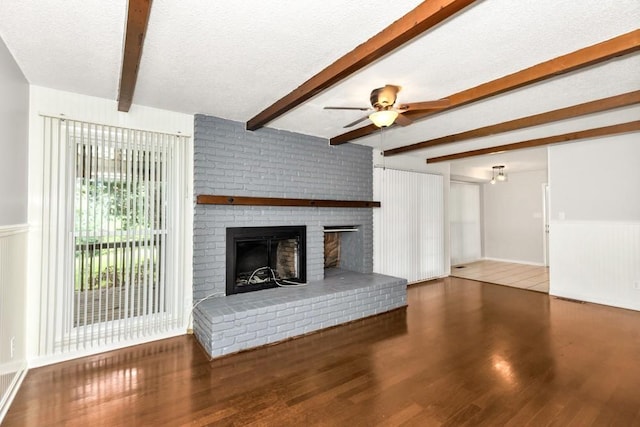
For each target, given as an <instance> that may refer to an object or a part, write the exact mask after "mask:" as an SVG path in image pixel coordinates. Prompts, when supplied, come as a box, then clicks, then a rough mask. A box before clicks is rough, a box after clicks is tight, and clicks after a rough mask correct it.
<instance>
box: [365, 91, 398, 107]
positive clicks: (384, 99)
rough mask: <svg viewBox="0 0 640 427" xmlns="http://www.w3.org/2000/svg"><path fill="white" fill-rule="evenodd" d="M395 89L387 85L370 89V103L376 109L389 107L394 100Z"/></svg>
mask: <svg viewBox="0 0 640 427" xmlns="http://www.w3.org/2000/svg"><path fill="white" fill-rule="evenodd" d="M397 92H398V91H397V89H396V87H395V86H390V85H387V86H385V87H379V88H378V89H374V90H372V91H371V97H370V98H369V99H370V101H371V105H373V107H374V108H375V109H376V110H386V109H389V108H391V107H392V106H393V104H395V102H396V94H397Z"/></svg>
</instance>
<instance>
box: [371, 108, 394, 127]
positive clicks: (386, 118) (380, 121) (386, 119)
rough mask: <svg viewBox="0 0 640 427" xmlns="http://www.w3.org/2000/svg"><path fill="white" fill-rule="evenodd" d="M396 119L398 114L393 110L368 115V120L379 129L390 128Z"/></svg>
mask: <svg viewBox="0 0 640 427" xmlns="http://www.w3.org/2000/svg"><path fill="white" fill-rule="evenodd" d="M396 117H398V112H397V111H395V110H378V111H375V112H373V113H371V114H369V120H371V121H372V122H373V124H374V125H376V126H378V127H379V128H383V127H387V126H391V125H392V124H393V122H394V121H395V119H396Z"/></svg>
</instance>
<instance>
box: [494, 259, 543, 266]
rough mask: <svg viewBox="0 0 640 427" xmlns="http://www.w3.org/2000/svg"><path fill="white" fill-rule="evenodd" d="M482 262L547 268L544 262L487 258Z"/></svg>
mask: <svg viewBox="0 0 640 427" xmlns="http://www.w3.org/2000/svg"><path fill="white" fill-rule="evenodd" d="M482 261H498V262H511V263H514V264H525V265H535V266H537V267H545V265H544V263H542V262H532V261H523V260H520V259H503V258H489V257H485V258H482Z"/></svg>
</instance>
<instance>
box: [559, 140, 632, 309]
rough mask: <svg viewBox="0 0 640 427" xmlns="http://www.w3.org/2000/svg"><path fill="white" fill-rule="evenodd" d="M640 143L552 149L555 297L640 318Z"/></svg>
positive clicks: (589, 143) (598, 142) (604, 142)
mask: <svg viewBox="0 0 640 427" xmlns="http://www.w3.org/2000/svg"><path fill="white" fill-rule="evenodd" d="M639 139H640V133H638V132H636V133H630V134H626V135H619V136H611V137H605V138H598V139H593V140H587V141H581V142H576V143H572V144H564V145H556V146H552V147H550V148H549V178H550V180H549V189H550V207H551V221H550V234H549V239H550V247H549V252H550V253H549V256H550V265H551V267H550V293H551V294H552V295H559V296H564V297H568V298H574V299H579V300H584V301H591V302H595V303H600V304H607V305H613V306H617V307H624V308H628V309H634V310H640V144H639V142H640V141H639ZM636 288H637V289H636Z"/></svg>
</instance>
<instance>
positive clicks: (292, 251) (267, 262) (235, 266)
mask: <svg viewBox="0 0 640 427" xmlns="http://www.w3.org/2000/svg"><path fill="white" fill-rule="evenodd" d="M305 237H306V227H304V226H295V227H289V226H286V227H241V228H228V229H227V295H230V294H236V293H241V292H250V291H256V290H260V289H266V288H273V287H276V286H279V285H282V284H295V283H301V282H304V281H305V276H306V271H305V270H306V268H305V261H306V257H305Z"/></svg>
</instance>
